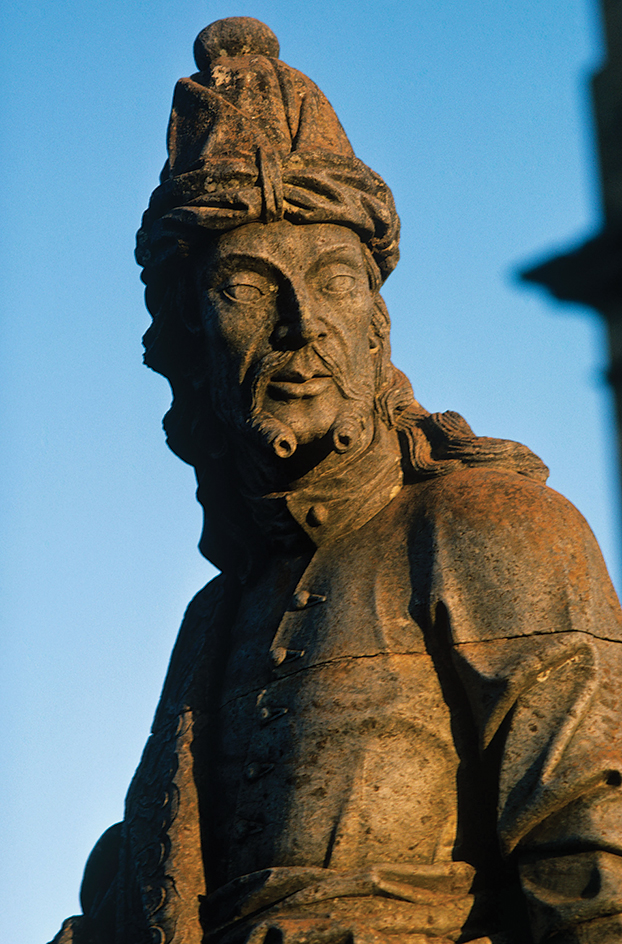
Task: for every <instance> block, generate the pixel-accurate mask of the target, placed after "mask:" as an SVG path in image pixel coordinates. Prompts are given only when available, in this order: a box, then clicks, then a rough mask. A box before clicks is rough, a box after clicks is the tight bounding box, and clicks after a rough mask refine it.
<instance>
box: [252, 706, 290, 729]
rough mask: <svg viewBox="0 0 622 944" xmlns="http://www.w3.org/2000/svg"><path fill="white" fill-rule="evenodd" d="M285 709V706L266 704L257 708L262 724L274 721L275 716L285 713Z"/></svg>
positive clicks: (278, 716) (279, 716)
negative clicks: (268, 705) (274, 706)
mask: <svg viewBox="0 0 622 944" xmlns="http://www.w3.org/2000/svg"><path fill="white" fill-rule="evenodd" d="M287 711H288V709H287V708H268V707H267V705H264V706H263V707H262V708H260V709H259V719H260V721H261V722H262V723H263V724H268V722H269V721H274V719H275V718H281V717H282V716H283V715H286V714H287Z"/></svg>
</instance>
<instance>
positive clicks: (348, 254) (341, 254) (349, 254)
mask: <svg viewBox="0 0 622 944" xmlns="http://www.w3.org/2000/svg"><path fill="white" fill-rule="evenodd" d="M341 261H343V262H347V263H355V265H362V266H364V265H365V261H364V259H363V255H362V253H360V252H359V251H358V250H357V248H356V247H355V246H350V245H342V246H330V247H329V248H327V249H323V250H320V252H319V254H318V258H317V259H316V260H315V262H316V264H317V265H323V264H324V263H326V262H341Z"/></svg>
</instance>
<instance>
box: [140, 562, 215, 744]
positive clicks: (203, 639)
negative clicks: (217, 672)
mask: <svg viewBox="0 0 622 944" xmlns="http://www.w3.org/2000/svg"><path fill="white" fill-rule="evenodd" d="M231 582H232V581H231V580H230V578H227V577H226V576H225V575H224V574H219V575H218V576H217V577H215V578H214V579H213V580H211V581H210V582H209V583H208V584H206V585H205V586H204V587H203V588H202V589H201V590H199V592H198V593H197V594H196V595H195V596H194V597H193V598H192V600H191V601H190V603H189V604H188V607H187V608H186V612H185V614H184V618H183V620H182V624H181V627H180V629H179V634H178V636H177V640H176V642H175V646H174V648H173V652H172V654H171V661H170V663H169V667H168V672H167V674H166V680H165V682H164V687H163V689H162V695H161V697H160V702H159V705H158V708H157V710H156V714H155V719H154V723H153V729H154V730H156V729H157V728H159V727H160V726H162V725H163V724H165V723H167V722H168V721H169V720H170V719H171V718H174V717H176V716H177V715H178V714H179V713H180V712H181V711H182V710H183V709H184V706H185V705H186V703H187V702H188V701H189V700H192V694H191V693H192V689H193V687H194V682H195V677H196V675H197V672H198V671H199V669H200V667H201V666H202V665H203V664H204V662H205V654H206V652H207V653H209V651H210V649H211V648H213V645H212V644H213V640H214V639H215V638H217V637H218V635H219V634H220V630H221V628H222V625H223V623H224V622H225V621H226V612H227V605H228V603H229V601H230V599H231V592H230V586H229V585H230V584H231Z"/></svg>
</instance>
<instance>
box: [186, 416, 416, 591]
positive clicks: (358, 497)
mask: <svg viewBox="0 0 622 944" xmlns="http://www.w3.org/2000/svg"><path fill="white" fill-rule="evenodd" d="M221 481H222V483H223V485H224V484H225V482H224V481H223V480H221ZM402 482H403V474H402V455H401V450H400V446H399V441H398V437H397V433H396V432H395V430H389V429H388V428H387V427H386V426H385V424H384V422H382V420H380V419H377V420H376V424H375V430H374V436H373V439H372V441H371V443H370V444H369V446H368V447H367V448H366V449H364V450H363V451H362V452H360V453H354V454H353V455H349V454H348V453H344V454H342V455H336V454H332V455H331V456H330V457H329V458H328V459H327V460H325V461H324V462H322V463H320V465H318V466H317V467H316V468H315V469H313V470H311V472H309V473H308V474H307V475H305V476H304V477H303V478H301V479H299V480H298V481H296V482H294V483H292V486H291V488H289V489H286V490H283V491H275V492H268V493H265V494H262V495H249V494H244V493H243V492H242V491H240V490H239V489H237V488H236V487H235V485H234V483H233V482H232V481H231V479H229V481H228V482H227V483H226V485H227V490H226V491H227V493H228V498H229V500H226V496H225V494H223V495H222V498H223V500H222V501H221V502H220V505H218V502H215V503H213V500H212V501H207V502H206V501H205V499H206V497H207V496H206V495H204V494H203V493H204V492H205V491H206V489H205V488H204V485H203V484H202V485H201V487H200V488H199V497H200V500H202V503H205V507H206V522H205V530H204V533H203V538H202V540H201V544H200V547H201V550H202V552H203V553H204V554H205V556H206V557H208V559H209V560H212V561H213V563H215V564H216V566H219V567H221V569H224V570H230V569H231V567H233V568H234V569H235V570H236V571H237V573H238V576H240V577H241V578H242V579H244V574H245V573H248V572H249V570H250V569H253V567H254V566H255V565H256V564H257V563H261V561H262V560H264V559H265V556H266V554H270V553H277V554H287V555H291V554H297V553H300V552H304V551H305V550H306V551H310V552H312V551H313V550H314V549H315V548H317V547H320V546H322V545H324V544H327V543H328V542H330V541H333V540H335V539H336V538H338V537H341V536H342V535H344V534H347V533H348V532H349V531H354V530H356V529H357V528H360V527H362V526H363V525H364V524H365V523H366V522H367V521H369V520H370V519H371V518H373V517H374V515H376V514H378V512H379V511H381V510H382V509H383V508H384V507H385V506H386V505H388V503H389V502H390V501H391V500H392V499H393V498H394V497H395V496H396V495H397V494H398V492H399V491H400V488H401V487H402ZM205 484H208V483H207V482H206V483H205ZM208 487H209V486H208ZM212 487H213V486H212ZM209 491H210V492H211V493H212V495H213V494H217V493H218V491H219V489H218V487H217V488H216V490H215V492H212V489H211V488H210V489H209ZM210 497H211V495H210ZM219 497H220V496H219ZM223 542H224V543H226V544H227V545H228V548H229V550H228V551H227V550H226V549H225V548H224V547H223ZM223 552H224V553H223ZM225 555H226V557H225ZM221 561H222V562H221ZM227 562H228V563H227Z"/></svg>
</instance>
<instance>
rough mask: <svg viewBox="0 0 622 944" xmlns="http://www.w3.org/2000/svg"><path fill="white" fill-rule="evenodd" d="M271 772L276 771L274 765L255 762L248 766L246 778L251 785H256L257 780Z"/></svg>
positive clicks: (245, 772)
mask: <svg viewBox="0 0 622 944" xmlns="http://www.w3.org/2000/svg"><path fill="white" fill-rule="evenodd" d="M271 770H274V764H260V763H259V761H256V760H255V761H253V762H252V763H250V764H249V765H248V766H247V768H246V770H245V771H244V776H245V777H246V779H247V780H248V781H249V782H250V783H254V782H255V780H259V779H260V777H265V775H266V774H269V773H270V771H271Z"/></svg>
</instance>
